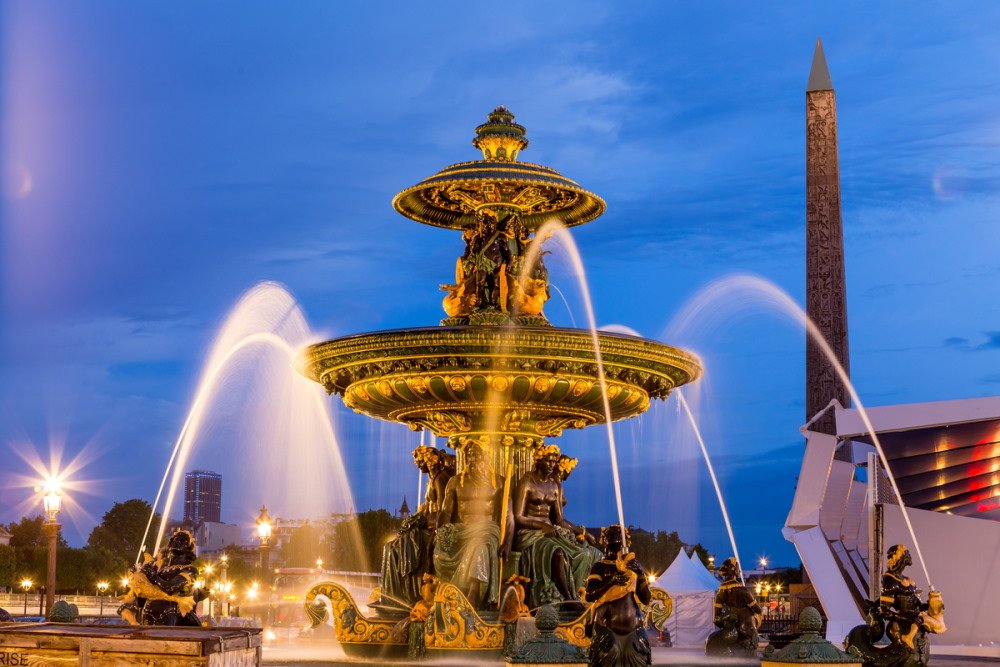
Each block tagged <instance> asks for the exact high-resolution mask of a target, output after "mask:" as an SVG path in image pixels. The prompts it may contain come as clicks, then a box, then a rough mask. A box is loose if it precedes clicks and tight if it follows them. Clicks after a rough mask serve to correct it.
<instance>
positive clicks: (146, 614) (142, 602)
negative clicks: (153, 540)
mask: <svg viewBox="0 0 1000 667" xmlns="http://www.w3.org/2000/svg"><path fill="white" fill-rule="evenodd" d="M194 546H195V544H194V537H193V536H192V535H191V533H189V532H188V531H186V530H179V531H177V532H176V533H174V534H173V535H172V536H171V537H170V541H169V542H168V543H167V545H166V546H165V547H163V548H161V549H160V552H159V554H157V556H156V558H153V557H152V556H150V555H149V554H143V562H142V563H141V564H136V565H134V566H133V567H132V569H131V570H130V571H129V574H128V590H127V591H126V592H125V594H124V595H122V596H121V598H120V599H121V600H122V602H123V604H122V605H121V607H119V608H118V615H119V616H121V617H122V618H123V619H125V620H126V621H128V622H129V623H130V624H131V625H188V626H199V625H201V621H200V620H199V619H198V615H197V614H195V612H194V608H195V606H196V605H197V604H198V603H199V602H200V601H202V600H204V599H205V598H207V597H208V593H207V592H206V591H205V590H204V589H202V588H197V587H196V586H195V581H196V580H197V578H198V568H196V567H195V565H194V561H195V558H197V556H196V555H195V552H194Z"/></svg>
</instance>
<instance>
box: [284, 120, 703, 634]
mask: <svg viewBox="0 0 1000 667" xmlns="http://www.w3.org/2000/svg"><path fill="white" fill-rule="evenodd" d="M525 134H526V133H525V128H524V127H523V126H521V125H519V124H517V123H516V122H514V115H513V114H512V113H511V112H510V111H508V110H507V109H506V108H504V107H502V106H501V107H497V108H496V109H495V110H494V111H493V112H492V113H491V114H489V118H488V120H487V122H486V123H484V124H483V125H480V126H479V127H477V128H476V137H475V138H474V139H473V141H472V143H473V145H474V146H475V147H476V148H478V149H479V150H481V151H482V156H483V159H481V160H475V161H471V162H463V163H460V164H455V165H452V166H450V167H446V168H445V169H442V170H441V171H440V172H438V173H437V174H434V175H433V176H430V177H429V178H426V179H424V180H423V181H421V182H420V183H418V184H416V185H414V186H412V187H410V188H407V189H406V190H404V191H402V192H401V193H399V194H398V195H396V197H395V198H394V199H393V207H394V208H395V209H396V210H397V211H399V212H400V213H401V214H403V215H404V216H406V217H408V218H410V219H412V220H416V221H417V222H421V223H424V224H428V225H432V226H435V227H443V228H446V229H453V230H457V231H459V232H461V234H462V239H463V241H464V244H465V247H464V252H463V253H462V255H461V256H460V257H459V258H458V260H457V261H456V268H455V282H454V283H452V284H448V285H442V286H441V287H442V289H443V290H444V291H445V293H446V294H445V297H444V301H443V305H444V310H445V312H446V314H447V317H445V318H444V319H443V320H442V321H441V324H440V325H438V326H429V327H421V328H412V329H396V330H390V331H379V332H374V333H366V334H358V335H353V336H346V337H343V338H337V339H334V340H331V341H327V342H325V343H320V344H317V345H313V346H311V347H309V348H308V349H307V350H306V351H305V355H304V358H303V360H302V362H301V366H300V370H301V372H302V373H303V374H304V375H306V376H307V377H309V378H311V379H313V380H315V381H316V382H319V383H320V384H322V385H323V386H324V387H325V388H326V390H327V392H328V393H331V394H334V393H335V394H338V395H339V396H341V397H342V399H343V401H344V404H345V405H346V406H348V407H350V408H352V409H353V410H354V411H356V412H359V413H362V414H365V415H369V416H371V417H377V418H379V419H385V420H388V421H393V422H399V423H403V424H406V425H408V426H409V427H410V428H412V429H414V430H420V429H427V430H429V431H431V432H432V433H434V434H435V435H436V436H439V437H442V438H446V439H447V446H448V447H449V448H450V449H452V450H454V452H455V456H456V458H457V461H456V462H455V463H454V464H455V465H456V466H457V467H456V469H455V470H454V471H452V472H448V471H447V470H446V468H447V467H446V466H442V467H439V468H434V470H435V471H438V472H440V475H438V476H437V477H436V479H437V480H438V483H434V481H433V478H435V475H436V474H437V473H436V472H431V474H432V483H429V484H428V494H429V495H428V497H427V502H425V503H424V505H423V506H422V507H421V512H420V516H421V517H422V519H417V520H415V521H413V522H410V523H409V524H408V525H407V526H406V527H405V528H404V531H402V532H401V535H400V536H399V538H398V539H397V542H396V543H393V544H390V545H388V546H387V547H386V552H385V554H384V558H385V560H386V562H385V563H384V564H383V578H384V584H383V589H391V590H389V591H388V592H387V591H386V590H383V591H381V593H382V595H381V598H380V600H378V601H377V602H375V603H374V608H375V609H376V610H377V611H376V613H375V614H374V615H367V616H366V615H365V614H363V613H362V612H361V611H360V609H359V608H358V607H357V605H356V604H355V602H354V601H353V600H352V599H351V598H350V596H349V595H348V594H347V592H346V590H345V589H343V588H342V587H340V586H339V585H337V584H336V583H333V582H331V583H327V584H321V585H318V586H316V587H314V588H313V589H312V590H311V591H310V592H309V594H308V595H307V610H308V611H309V613H310V615H311V617H312V618H313V619H314V621H315V620H317V619H321V618H322V617H323V616H324V615H325V608H319V607H316V606H315V605H314V604H313V602H314V601H315V600H316V599H317V598H318V597H320V596H325V597H326V598H328V599H329V601H330V603H331V606H332V609H333V611H334V615H335V617H336V618H335V625H336V629H337V635H338V638H339V639H340V640H341V643H342V644H343V645H344V646H345V649H346V650H348V651H349V652H350V651H354V652H355V653H364V652H369V653H370V652H371V651H372V650H375V649H377V648H378V649H382V648H385V647H396V648H398V649H401V650H405V648H406V646H407V645H410V646H411V651H412V650H413V648H412V644H413V642H414V641H416V643H417V644H421V645H422V646H423V647H425V648H426V649H427V650H435V649H443V650H490V651H498V650H500V649H501V647H502V642H503V634H504V633H503V628H504V626H505V624H507V625H509V624H510V623H512V622H513V620H516V617H517V615H518V612H516V611H514V612H511V611H510V609H515V610H516V609H521V610H522V612H521V613H523V609H525V608H526V607H525V605H524V603H523V599H524V598H525V596H527V599H528V601H529V602H530V603H531V604H530V605H529V606H530V607H531V608H534V607H537V606H540V605H541V604H547V603H550V602H555V603H557V604H560V603H567V604H564V605H563V607H564V608H567V609H569V610H570V611H571V612H572V613H574V614H577V616H574V617H573V618H571V619H569V620H568V621H567V622H566V623H564V625H563V626H560V628H558V629H557V630H556V634H557V635H561V636H564V637H565V638H567V639H569V640H570V641H572V642H574V643H576V644H578V645H586V643H587V640H586V638H585V637H584V636H583V632H582V626H583V624H584V623H585V621H586V614H587V612H586V609H585V606H584V605H582V604H580V603H579V602H576V586H578V585H579V584H580V583H581V582H580V581H578V580H577V579H578V577H576V576H575V575H573V574H572V572H571V570H572V568H573V567H575V566H577V565H581V564H584V565H586V567H589V564H587V563H589V562H592V561H593V560H594V558H596V557H598V556H599V552H597V551H596V549H593V547H592V546H590V544H588V543H591V544H592V542H593V540H592V538H591V537H590V536H588V535H586V531H583V530H582V529H580V528H579V527H577V526H573V524H570V523H569V522H568V521H566V520H565V518H564V517H563V515H562V505H563V504H565V499H564V498H563V496H562V486H561V481H562V480H564V479H565V477H566V476H568V474H569V471H571V470H572V466H573V463H570V462H571V461H573V460H572V459H569V457H566V456H563V455H561V454H560V453H559V451H558V448H557V447H555V446H553V445H552V443H551V440H552V439H553V438H556V437H558V436H559V435H561V433H562V432H563V430H564V429H567V428H585V427H587V426H592V425H595V424H603V423H605V421H606V416H605V415H606V412H605V408H604V401H603V396H602V389H601V382H600V376H599V372H600V371H599V364H598V357H597V355H596V354H595V350H594V343H593V338H592V334H591V332H589V331H586V330H578V329H566V328H559V327H554V326H552V325H551V324H550V323H549V322H548V320H547V319H546V317H545V315H544V313H543V308H544V305H545V302H546V301H547V300H548V298H549V285H548V273H547V271H546V269H545V265H544V262H543V261H542V258H543V255H544V253H540V252H538V251H537V248H535V249H533V247H532V244H533V243H536V242H537V243H540V242H542V241H544V240H545V239H544V238H541V239H539V238H536V236H537V235H538V232H539V230H540V229H541V228H542V226H543V225H545V224H546V223H548V222H550V221H553V220H555V221H558V222H559V223H561V224H562V225H564V226H565V227H572V226H575V225H580V224H583V223H585V222H589V221H591V220H594V219H595V218H597V217H598V216H600V215H601V214H602V213H603V212H604V210H605V203H604V201H603V200H602V199H601V198H600V197H598V196H597V195H595V194H593V193H591V192H588V191H587V190H585V189H583V188H582V187H580V186H579V185H578V184H577V183H575V182H574V181H572V180H570V179H568V178H566V177H564V176H562V175H561V174H559V173H558V172H557V171H555V170H554V169H551V168H549V167H545V166H542V165H537V164H531V163H526V162H518V161H517V158H518V156H519V154H520V152H521V151H522V150H524V149H525V148H526V147H527V145H528V140H527V138H526V136H525ZM596 338H597V341H598V345H599V347H600V358H601V360H602V365H603V371H604V379H605V386H606V388H607V399H608V406H609V411H608V412H609V413H610V418H611V420H612V421H617V420H620V419H626V418H629V417H635V416H637V415H639V414H641V413H643V412H644V411H646V410H647V409H648V408H649V405H650V401H651V400H652V399H666V398H667V396H668V395H669V394H670V392H671V391H672V390H673V389H674V388H675V387H679V386H681V385H683V384H686V383H688V382H691V381H692V380H694V379H696V378H697V377H698V376H699V374H700V372H701V366H700V363H699V360H698V359H697V357H695V356H694V355H692V354H690V353H687V352H685V351H683V350H680V349H677V348H674V347H670V346H667V345H663V344H661V343H658V342H655V341H652V340H647V339H644V338H639V337H634V336H626V335H620V334H611V333H601V332H599V333H598V334H597V336H596ZM447 456H448V455H447V453H445V452H442V454H441V456H437V457H436V458H435V456H431V457H430V458H432V459H434V460H435V461H437V460H439V459H446V458H447ZM415 459H419V460H418V461H417V463H418V465H421V466H424V467H423V468H422V469H425V470H430V469H429V468H427V467H426V466H430V465H431V463H427V457H426V456H425V455H424V454H423V453H421V454H420V455H419V456H418V455H417V454H416V453H415ZM434 465H437V464H434ZM441 471H444V472H441ZM452 474H454V477H452ZM449 480H450V481H449ZM468 480H472V482H471V484H470V483H467V482H468ZM477 484H478V485H480V486H482V487H483V489H484V490H483V491H482V492H481V493H473V492H472V491H470V488H473V487H475V486H476V485H477ZM553 494H554V495H553ZM555 497H557V501H553V500H552V499H553V498H555ZM556 505H558V507H556ZM470 516H471V517H474V519H470V518H469V517H470ZM473 523H475V524H476V525H477V526H479V528H478V529H477V531H478V532H477V531H473V530H471V528H472V526H471V524H473ZM487 523H491V524H495V527H493V528H490V527H489V526H485V524H487ZM486 528H489V529H488V530H487V529H486ZM472 533H476V534H475V535H472ZM539 533H540V535H539ZM529 538H530V539H529ZM536 538H537V539H536ZM560 539H561V540H563V541H562V542H561V543H554V542H551V541H552V540H560ZM574 539H575V540H576V541H578V542H579V545H578V546H574V545H573V544H571V543H573V541H574ZM546 540H548V541H546ZM470 542H471V543H472V546H471V547H469V549H470V550H469V551H465V550H464V549H465V545H466V543H470ZM456 544H457V546H456ZM484 544H485V545H486V546H485V547H484V546H483V545H484ZM539 544H541V545H542V546H538V545H539ZM546 545H548V546H546ZM529 548H530V549H531V550H532V554H534V555H531V556H529V555H528V553H527V550H528V549H529ZM449 549H451V550H452V551H451V552H449V551H448V550H449ZM484 549H485V550H486V551H489V552H490V553H485V552H484ZM539 549H540V550H539ZM587 549H590V550H591V551H592V552H594V554H596V556H595V555H593V554H590V553H588V552H587ZM493 552H498V553H493ZM538 554H542V555H541V556H539V555H538ZM452 556H454V558H451V557H452ZM550 556H551V563H553V565H552V568H554V569H558V570H559V572H549V571H548V570H549V567H550V566H549V563H550V560H549V559H550ZM539 558H543V560H542V561H541V565H540V566H539V565H538V564H537V561H538V559H539ZM588 558H589V561H588V560H587V559H588ZM449 559H450V560H449ZM560 559H562V560H560ZM581 559H582V560H581ZM532 561H535V563H534V565H533V563H532ZM570 561H572V562H570ZM470 562H474V567H473V569H477V568H478V570H482V569H484V568H485V569H490V570H493V571H491V572H488V573H486V574H485V575H483V574H478V575H469V574H468V572H467V570H469V568H470V566H469V563H470ZM401 564H403V565H401ZM400 568H402V569H404V570H405V572H400V571H399V570H400ZM456 568H457V571H456ZM563 568H565V570H564V569H563ZM578 569H579V568H578ZM563 572H566V573H569V574H568V575H566V576H562V574H561V573H563ZM424 574H434V575H435V576H434V577H433V579H435V582H434V584H433V587H431V586H430V584H429V583H428V580H427V579H426V578H424V577H423V575H424ZM532 575H534V579H535V581H534V583H532V584H529V585H528V588H529V590H528V591H527V593H525V591H524V590H523V588H521V589H519V586H523V582H527V581H529V580H530V579H531V578H532ZM549 575H552V576H551V577H550V576H549ZM556 575H559V576H556ZM477 576H478V577H479V580H476V579H475V577H477ZM484 576H485V577H486V579H483V577H484ZM449 577H450V580H449ZM519 577H520V579H519ZM401 578H403V579H407V581H400V579H401ZM480 580H481V583H483V584H484V586H483V587H482V588H483V590H480V588H479V587H478V586H470V585H469V583H470V582H472V583H476V581H480ZM542 580H544V583H545V587H542V586H541V584H542ZM519 581H520V582H522V583H519ZM502 582H509V585H508V586H507V588H506V589H505V590H492V592H491V587H492V589H499V586H498V585H497V584H498V583H502ZM421 590H422V591H424V595H421V594H418V591H421ZM518 591H519V592H518ZM518 594H519V595H520V598H517V595H518ZM511 595H513V596H515V597H514V598H510V596H511ZM373 597H376V598H377V597H379V595H378V594H376V595H375V596H373ZM501 597H502V598H503V600H502V601H501ZM654 598H656V595H655V591H654ZM516 599H520V600H521V602H520V604H513V603H512V602H511V600H516ZM659 599H660V601H661V603H662V601H663V596H660V598H659ZM508 603H510V604H508ZM573 603H575V605H576V606H574V604H573ZM655 603H656V600H655V599H654V604H655ZM498 607H499V609H498ZM504 609H507V610H508V611H507V613H506V615H505V612H504ZM565 613H570V612H565V611H564V614H565ZM512 616H513V619H512V618H511V617H512ZM317 622H318V621H317ZM407 626H410V627H409V630H407ZM414 628H421V630H420V632H422V633H423V636H422V637H421V638H417V639H414V637H413V635H414ZM418 652H419V651H418Z"/></svg>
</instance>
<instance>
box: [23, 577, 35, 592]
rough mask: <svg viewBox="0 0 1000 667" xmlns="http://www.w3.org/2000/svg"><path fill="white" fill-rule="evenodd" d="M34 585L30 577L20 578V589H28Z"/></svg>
mask: <svg viewBox="0 0 1000 667" xmlns="http://www.w3.org/2000/svg"><path fill="white" fill-rule="evenodd" d="M34 585H35V582H33V581H32V580H31V579H22V580H21V589H22V590H24V591H25V592H28V591H30V590H31V587H32V586H34Z"/></svg>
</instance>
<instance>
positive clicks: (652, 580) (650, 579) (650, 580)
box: [646, 574, 656, 583]
mask: <svg viewBox="0 0 1000 667" xmlns="http://www.w3.org/2000/svg"><path fill="white" fill-rule="evenodd" d="M646 581H648V582H649V583H653V582H654V581H656V576H655V575H652V574H650V575H648V576H647V577H646Z"/></svg>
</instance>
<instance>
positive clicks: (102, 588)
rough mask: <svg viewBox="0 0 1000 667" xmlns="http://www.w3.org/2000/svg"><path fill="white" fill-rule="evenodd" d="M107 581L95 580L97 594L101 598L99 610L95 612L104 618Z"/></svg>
mask: <svg viewBox="0 0 1000 667" xmlns="http://www.w3.org/2000/svg"><path fill="white" fill-rule="evenodd" d="M108 586H109V584H108V582H106V581H98V582H97V595H98V596H100V598H101V610H100V611H99V612H97V616H98V617H100V618H104V594H105V593H107V592H108Z"/></svg>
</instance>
